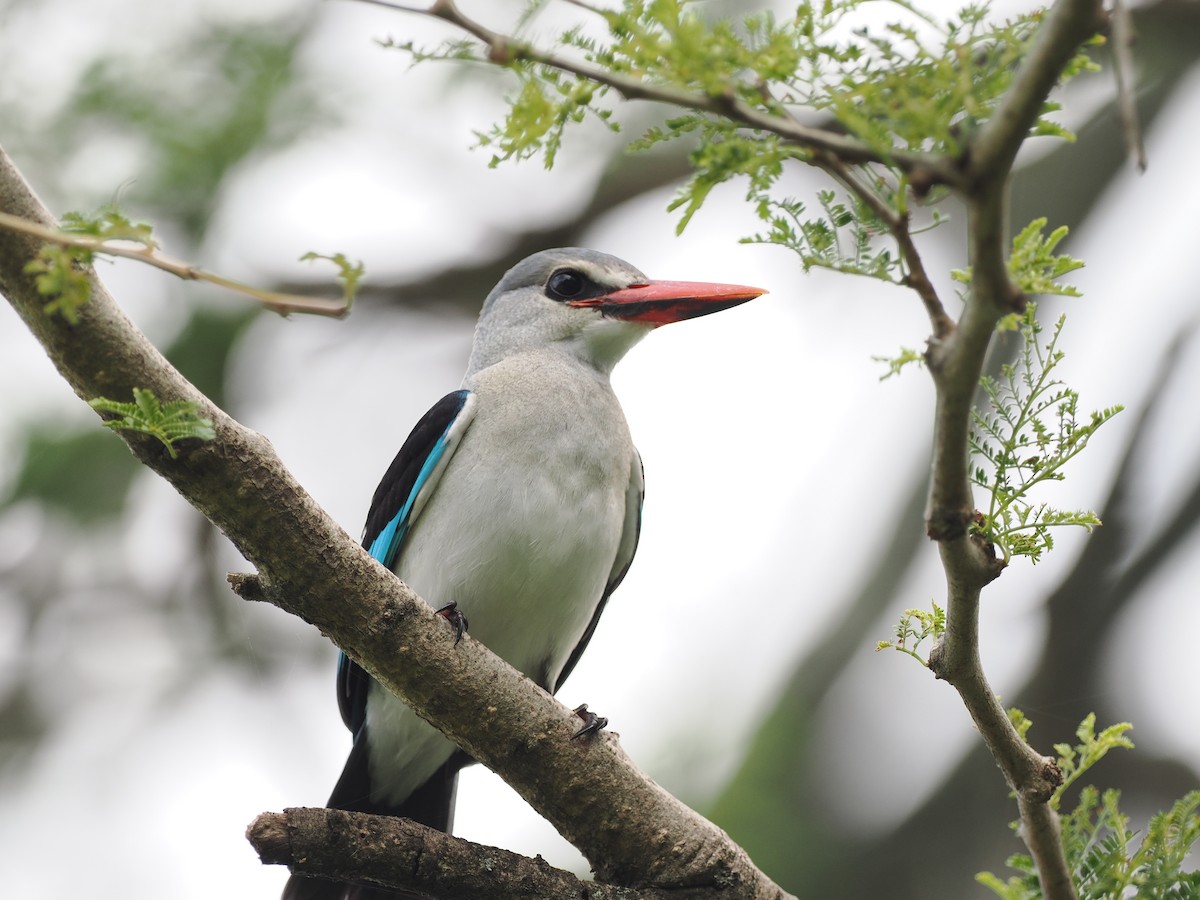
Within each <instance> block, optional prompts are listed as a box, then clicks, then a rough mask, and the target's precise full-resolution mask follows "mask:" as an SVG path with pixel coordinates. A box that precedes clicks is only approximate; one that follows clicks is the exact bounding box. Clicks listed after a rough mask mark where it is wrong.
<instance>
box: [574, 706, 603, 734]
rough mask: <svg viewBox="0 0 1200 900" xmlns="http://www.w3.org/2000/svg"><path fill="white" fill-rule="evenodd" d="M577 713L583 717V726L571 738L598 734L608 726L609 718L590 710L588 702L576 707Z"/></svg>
mask: <svg viewBox="0 0 1200 900" xmlns="http://www.w3.org/2000/svg"><path fill="white" fill-rule="evenodd" d="M575 715H577V716H579V718H581V719H583V727H582V728H580V729H579V730H578V731H577V732H575V733H574V734H573V735H571V740H575V739H576V738H581V737H584V736H585V735H590V734H598V733H599V732H600V731H601V730H602V729H604V728H607V727H608V719H606V718H604V716H598V715H596V714H595V713H594V712H589V711H588V708H587V704H586V703H581V704H580V705H579V706H577V707H575Z"/></svg>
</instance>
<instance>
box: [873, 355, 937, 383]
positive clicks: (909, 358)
mask: <svg viewBox="0 0 1200 900" xmlns="http://www.w3.org/2000/svg"><path fill="white" fill-rule="evenodd" d="M871 359H872V360H874V361H875V362H881V363H884V364H885V365H886V366H887V367H888V370H887V371H886V372H884V373H883V374H882V375H880V376H879V380H880V381H887V380H888V379H889V378H891V377H892V376H893V375H899V374H900V372H901V371H902V370H903V369H904V367H905V366H907V365H908V364H909V363H916V364H917V365H919V366H920V365H924V364H925V354H924V353H921V352H920V351H919V350H914V349H912V348H911V347H901V348H900V354H899V355H898V356H872V357H871Z"/></svg>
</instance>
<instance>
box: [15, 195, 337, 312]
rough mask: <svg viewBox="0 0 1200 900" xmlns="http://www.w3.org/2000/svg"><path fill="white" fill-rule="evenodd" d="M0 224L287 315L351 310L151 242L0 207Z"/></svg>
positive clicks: (332, 301)
mask: <svg viewBox="0 0 1200 900" xmlns="http://www.w3.org/2000/svg"><path fill="white" fill-rule="evenodd" d="M0 228H7V229H8V230H9V231H16V232H19V233H21V234H27V235H29V236H30V237H36V238H39V239H40V240H43V241H45V242H46V243H48V244H58V245H60V246H63V247H74V248H76V249H79V250H87V251H90V252H92V253H101V254H104V255H105V256H116V257H120V258H122V259H132V260H137V261H138V262H141V263H145V264H146V265H148V266H153V267H154V268H156V269H161V270H162V271H164V272H169V273H170V274H172V275H174V276H176V277H177V278H182V279H184V280H185V281H206V282H208V283H209V284H214V285H216V286H217V287H222V288H225V289H226V290H229V291H233V292H234V293H238V294H243V295H245V296H247V297H252V298H253V299H255V300H257V301H258V302H259V303H260V304H262V305H263V306H264V307H265V308H266V309H269V310H271V311H272V312H277V313H279V314H280V315H283V316H286V315H288V314H290V313H306V314H309V315H314V316H329V317H332V318H335V319H341V318H345V316H346V315H347V313H349V312H350V306H349V304H347V303H346V301H345V300H326V299H322V298H320V297H302V296H300V295H298V294H285V293H280V292H278V291H268V290H264V289H262V288H258V287H255V286H254V285H250V284H244V283H243V282H240V281H235V280H233V279H232V278H225V277H224V276H222V275H216V274H214V273H212V272H205V271H204V270H203V269H200V268H198V267H197V266H193V265H189V264H188V263H184V262H179V261H178V260H174V259H170V258H168V257H165V256H163V255H162V254H160V253H158V252H156V251H155V249H154V248H153V247H152V246H148V245H145V244H140V243H138V242H137V241H133V242H132V243H133V244H134V246H129V244H130V243H131V242H130V241H128V240H123V241H114V240H108V239H104V238H96V237H91V236H89V235H82V234H72V233H71V232H69V231H62V230H61V229H58V228H48V227H46V226H44V225H39V224H38V223H37V222H31V221H29V220H28V219H22V218H21V217H20V216H14V215H10V214H9V213H6V212H3V211H0Z"/></svg>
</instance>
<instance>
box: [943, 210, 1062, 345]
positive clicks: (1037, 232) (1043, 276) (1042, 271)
mask: <svg viewBox="0 0 1200 900" xmlns="http://www.w3.org/2000/svg"><path fill="white" fill-rule="evenodd" d="M1046 224H1047V220H1046V219H1044V218H1042V219H1034V220H1033V221H1032V222H1030V223H1029V224H1028V225H1026V226H1025V227H1024V228H1023V229H1021V233H1020V234H1018V235H1017V236H1016V237H1015V238H1013V246H1012V252H1011V253H1010V254H1009V257H1008V274H1009V277H1010V278H1012V280H1013V284H1015V285H1016V286H1017V287H1018V288H1020V289H1021V291H1022V292H1023V293H1025V294H1057V295H1060V296H1064V297H1078V296H1080V294H1079V289H1078V288H1075V287H1072V286H1071V285H1067V284H1063V283H1062V282H1060V281H1059V280H1058V279H1060V278H1062V277H1063V276H1064V275H1066V274H1068V273H1069V272H1074V271H1075V270H1076V269H1082V268H1083V262H1082V261H1081V260H1078V259H1075V258H1074V257H1072V256H1068V255H1066V254H1065V253H1063V254H1059V255H1057V256H1056V255H1055V254H1054V250H1055V248H1056V247H1057V246H1058V245H1059V243H1060V242H1061V241H1062V239H1063V238H1065V237H1066V236H1067V226H1066V225H1060V226H1059V227H1058V228H1055V229H1054V231H1052V232H1050V234H1049V235H1048V236H1043V234H1042V232H1043V231H1044V230H1045V228H1046ZM951 275H952V276H953V277H954V280H955V281H960V282H963V283H966V282H969V281H970V280H971V269H970V268H969V267H968V268H966V269H955V270H954V271H953V272H951ZM1004 327H1007V328H1012V327H1015V325H1014V324H1013V322H1012V321H1011V320H1010V322H1008V323H1006V325H1005V326H1004Z"/></svg>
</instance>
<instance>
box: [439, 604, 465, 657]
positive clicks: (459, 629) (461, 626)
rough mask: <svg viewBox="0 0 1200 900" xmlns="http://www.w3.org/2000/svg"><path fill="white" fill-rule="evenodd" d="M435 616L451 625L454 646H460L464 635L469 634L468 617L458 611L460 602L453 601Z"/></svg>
mask: <svg viewBox="0 0 1200 900" xmlns="http://www.w3.org/2000/svg"><path fill="white" fill-rule="evenodd" d="M434 615H435V616H441V617H442V618H443V619H445V620H446V621H447V622H449V623H450V627H451V628H453V629H454V646H455V647H457V646H458V642H459V641H461V640H462V638H463V635H464V634H466V633H467V617H466V616H464V615H463V614H462V613H461V612H460V611H459V609H458V601H456V600H451V601H450V602H449V603H447V604H446V605H445V606H443V607H442V608H441V609H439V610H438V611H437V612H436V613H434Z"/></svg>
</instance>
